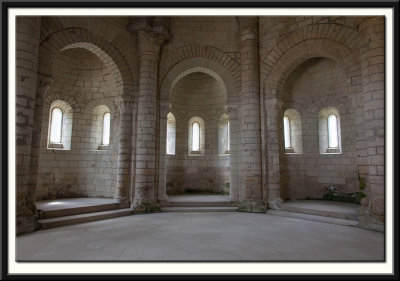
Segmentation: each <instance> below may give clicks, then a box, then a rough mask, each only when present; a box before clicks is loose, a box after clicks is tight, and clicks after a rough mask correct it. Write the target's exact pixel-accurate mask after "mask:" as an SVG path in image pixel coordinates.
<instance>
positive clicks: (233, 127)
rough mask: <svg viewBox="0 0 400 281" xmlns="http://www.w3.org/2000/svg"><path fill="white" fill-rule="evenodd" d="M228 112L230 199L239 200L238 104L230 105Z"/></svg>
mask: <svg viewBox="0 0 400 281" xmlns="http://www.w3.org/2000/svg"><path fill="white" fill-rule="evenodd" d="M227 113H228V116H229V124H230V125H229V127H230V128H229V131H230V136H229V137H230V147H231V151H230V155H229V161H230V169H231V175H230V194H229V196H230V199H231V201H233V202H239V155H238V152H239V151H238V147H239V145H238V144H239V137H238V136H239V124H238V110H237V106H236V105H228V106H227Z"/></svg>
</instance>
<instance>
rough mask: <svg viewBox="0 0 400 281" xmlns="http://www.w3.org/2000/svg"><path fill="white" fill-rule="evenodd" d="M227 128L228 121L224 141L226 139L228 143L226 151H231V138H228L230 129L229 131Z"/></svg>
mask: <svg viewBox="0 0 400 281" xmlns="http://www.w3.org/2000/svg"><path fill="white" fill-rule="evenodd" d="M229 127H230V123H229V121H228V126H227V130H226V131H227V134H226V139H227V142H228V145H227V151H230V150H231V138H230V134H231V133H230V129H229Z"/></svg>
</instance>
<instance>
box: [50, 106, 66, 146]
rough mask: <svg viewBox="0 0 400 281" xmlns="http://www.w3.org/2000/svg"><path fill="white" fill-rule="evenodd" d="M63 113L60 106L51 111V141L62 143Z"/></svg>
mask: <svg viewBox="0 0 400 281" xmlns="http://www.w3.org/2000/svg"><path fill="white" fill-rule="evenodd" d="M62 118H63V113H62V111H61V109H59V108H58V107H55V108H53V110H52V111H51V123H50V142H54V143H61V129H62Z"/></svg>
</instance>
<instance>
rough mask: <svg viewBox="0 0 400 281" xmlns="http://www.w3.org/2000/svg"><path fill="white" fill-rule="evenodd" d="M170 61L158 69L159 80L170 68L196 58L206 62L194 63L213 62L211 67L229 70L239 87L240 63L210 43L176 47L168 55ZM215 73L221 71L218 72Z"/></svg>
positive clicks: (167, 73) (168, 72) (197, 63)
mask: <svg viewBox="0 0 400 281" xmlns="http://www.w3.org/2000/svg"><path fill="white" fill-rule="evenodd" d="M170 57H171V58H172V61H171V62H169V63H168V65H167V66H166V67H162V68H161V69H160V77H161V79H160V81H164V79H165V78H166V76H167V75H169V74H170V73H171V70H172V69H173V68H175V67H176V66H177V65H180V64H181V63H182V62H185V61H188V60H191V59H197V60H205V62H206V64H203V63H202V62H199V61H197V62H196V64H195V65H197V66H202V65H204V66H205V67H207V65H208V63H209V62H213V64H212V65H211V66H210V68H211V69H213V68H214V67H215V66H217V65H218V66H219V67H221V68H223V69H225V70H226V71H227V72H229V73H230V74H231V75H232V77H233V78H234V81H235V84H236V87H237V88H238V89H240V87H241V76H240V63H239V62H238V61H236V59H234V58H233V57H232V56H230V55H229V54H228V53H225V52H223V51H221V50H220V49H218V48H216V47H214V46H210V45H197V44H193V45H184V46H181V47H179V48H177V49H176V50H175V51H174V53H173V54H171V56H170ZM216 72H217V73H220V74H221V73H222V72H218V71H216Z"/></svg>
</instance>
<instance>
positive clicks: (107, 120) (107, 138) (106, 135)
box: [103, 112, 111, 145]
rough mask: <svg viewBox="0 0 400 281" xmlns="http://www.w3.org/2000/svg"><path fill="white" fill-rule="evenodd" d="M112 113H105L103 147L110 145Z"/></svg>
mask: <svg viewBox="0 0 400 281" xmlns="http://www.w3.org/2000/svg"><path fill="white" fill-rule="evenodd" d="M110 117H111V115H110V113H109V112H107V113H104V115H103V145H109V144H110Z"/></svg>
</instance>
